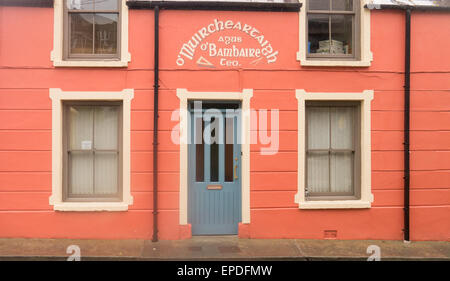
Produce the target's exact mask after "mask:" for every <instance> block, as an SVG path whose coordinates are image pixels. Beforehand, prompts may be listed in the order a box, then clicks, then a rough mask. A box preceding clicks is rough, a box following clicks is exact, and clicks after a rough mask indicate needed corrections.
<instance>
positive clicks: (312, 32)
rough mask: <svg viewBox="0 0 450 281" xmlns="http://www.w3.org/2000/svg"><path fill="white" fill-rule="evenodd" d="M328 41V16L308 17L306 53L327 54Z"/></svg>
mask: <svg viewBox="0 0 450 281" xmlns="http://www.w3.org/2000/svg"><path fill="white" fill-rule="evenodd" d="M329 39H330V33H329V16H328V15H312V14H310V15H308V53H325V54H328V53H329V52H330V50H329V44H328V43H327V42H328V41H329Z"/></svg>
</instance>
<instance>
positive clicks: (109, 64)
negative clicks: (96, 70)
mask: <svg viewBox="0 0 450 281" xmlns="http://www.w3.org/2000/svg"><path fill="white" fill-rule="evenodd" d="M53 66H55V67H127V66H128V62H127V61H106V60H103V61H97V60H96V61H54V62H53Z"/></svg>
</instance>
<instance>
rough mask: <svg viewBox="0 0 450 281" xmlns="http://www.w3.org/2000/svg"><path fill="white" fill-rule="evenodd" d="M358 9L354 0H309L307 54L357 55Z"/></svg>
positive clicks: (327, 55) (329, 55) (312, 55)
mask: <svg viewBox="0 0 450 281" xmlns="http://www.w3.org/2000/svg"><path fill="white" fill-rule="evenodd" d="M359 9H360V7H359V1H354V0H309V1H308V4H307V18H308V23H307V30H308V33H307V34H308V42H307V44H308V45H307V46H306V48H307V50H308V52H307V57H308V58H340V59H344V58H349V59H352V58H357V57H359V47H360V46H359V44H358V43H357V42H359V39H358V37H359V34H358V32H356V28H357V27H359V25H360V17H359V13H358V10H359Z"/></svg>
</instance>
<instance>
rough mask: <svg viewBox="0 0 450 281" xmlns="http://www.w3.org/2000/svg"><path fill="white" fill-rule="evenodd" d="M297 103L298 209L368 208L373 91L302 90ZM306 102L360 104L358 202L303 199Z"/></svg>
mask: <svg viewBox="0 0 450 281" xmlns="http://www.w3.org/2000/svg"><path fill="white" fill-rule="evenodd" d="M295 96H296V98H297V101H298V148H297V149H298V172H297V194H296V195H295V203H297V204H298V205H299V208H300V209H355V208H370V207H371V203H372V202H373V194H372V193H371V173H372V170H371V145H370V143H371V139H370V138H371V129H370V114H371V111H370V103H371V101H372V99H373V90H364V91H363V92H360V93H315V92H314V93H309V92H308V93H307V92H306V91H305V90H303V89H298V90H296V91H295ZM306 101H359V102H361V106H360V109H361V122H360V124H361V146H360V147H361V179H360V180H361V184H360V186H361V198H360V199H357V200H317V201H308V200H306V192H305V191H306V190H305V188H306V186H305V176H306V166H305V157H306V153H305V148H306V111H305V110H306Z"/></svg>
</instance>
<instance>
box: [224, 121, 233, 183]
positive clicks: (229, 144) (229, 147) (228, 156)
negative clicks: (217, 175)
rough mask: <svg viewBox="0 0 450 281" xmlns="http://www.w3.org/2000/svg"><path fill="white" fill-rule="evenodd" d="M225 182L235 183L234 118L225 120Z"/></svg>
mask: <svg viewBox="0 0 450 281" xmlns="http://www.w3.org/2000/svg"><path fill="white" fill-rule="evenodd" d="M225 120H226V122H225V181H228V182H230V181H233V143H234V118H226V119H225Z"/></svg>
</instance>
